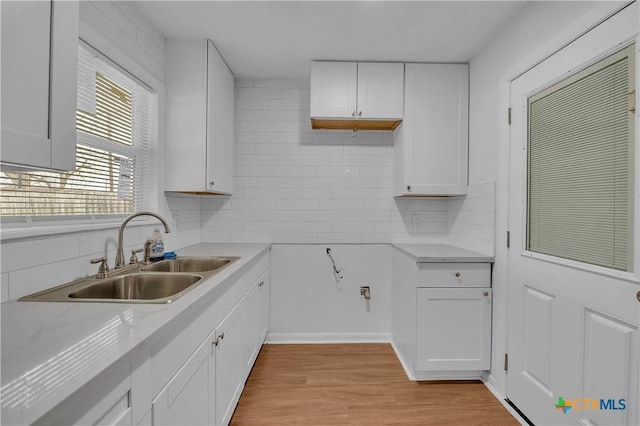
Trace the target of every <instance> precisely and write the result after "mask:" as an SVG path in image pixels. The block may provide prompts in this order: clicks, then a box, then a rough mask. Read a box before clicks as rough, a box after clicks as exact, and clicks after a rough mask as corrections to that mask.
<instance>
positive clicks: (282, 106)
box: [254, 99, 310, 113]
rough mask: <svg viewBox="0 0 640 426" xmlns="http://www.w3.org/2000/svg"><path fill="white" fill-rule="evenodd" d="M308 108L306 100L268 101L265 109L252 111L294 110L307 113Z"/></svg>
mask: <svg viewBox="0 0 640 426" xmlns="http://www.w3.org/2000/svg"><path fill="white" fill-rule="evenodd" d="M309 108H310V104H309V101H308V100H307V99H269V100H268V102H267V106H266V107H264V108H254V109H271V110H296V111H307V113H308V111H309Z"/></svg>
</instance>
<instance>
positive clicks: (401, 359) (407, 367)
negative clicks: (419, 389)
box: [391, 341, 417, 382]
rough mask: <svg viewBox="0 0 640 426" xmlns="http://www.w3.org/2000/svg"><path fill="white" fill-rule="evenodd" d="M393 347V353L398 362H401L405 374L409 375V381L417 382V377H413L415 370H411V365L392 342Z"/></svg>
mask: <svg viewBox="0 0 640 426" xmlns="http://www.w3.org/2000/svg"><path fill="white" fill-rule="evenodd" d="M391 347H392V348H393V351H394V352H395V353H396V358H398V361H400V365H401V366H402V369H403V370H404V374H406V375H407V377H408V378H409V380H411V381H414V382H415V381H416V380H417V379H416V376H414V375H413V369H412V368H410V367H409V365H408V364H407V363H406V362H405V360H404V358H403V357H402V354H401V353H400V351H399V350H398V347H397V346H396V344H395V343H393V341H392V342H391Z"/></svg>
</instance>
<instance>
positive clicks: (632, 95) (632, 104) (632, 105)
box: [629, 89, 636, 113]
mask: <svg viewBox="0 0 640 426" xmlns="http://www.w3.org/2000/svg"><path fill="white" fill-rule="evenodd" d="M629 112H631V113H635V112H636V89H631V90H629Z"/></svg>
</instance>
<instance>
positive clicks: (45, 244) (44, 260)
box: [1, 235, 81, 272]
mask: <svg viewBox="0 0 640 426" xmlns="http://www.w3.org/2000/svg"><path fill="white" fill-rule="evenodd" d="M80 255H81V252H80V238H79V237H78V236H77V235H74V236H64V235H63V236H51V237H42V238H37V239H30V240H25V241H17V242H4V241H3V243H2V262H1V263H2V271H3V272H7V271H15V270H19V269H25V268H29V267H31V266H33V264H34V263H37V264H49V263H56V262H61V261H64V260H69V259H74V258H77V257H78V256H80Z"/></svg>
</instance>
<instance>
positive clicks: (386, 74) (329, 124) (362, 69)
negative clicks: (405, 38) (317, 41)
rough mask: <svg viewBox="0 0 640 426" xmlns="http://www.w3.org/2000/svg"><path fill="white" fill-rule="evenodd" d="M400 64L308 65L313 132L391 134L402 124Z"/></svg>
mask: <svg viewBox="0 0 640 426" xmlns="http://www.w3.org/2000/svg"><path fill="white" fill-rule="evenodd" d="M403 95H404V64H398V63H369V62H366V63H362V62H360V63H357V62H321V61H314V62H312V63H311V125H312V127H313V128H314V129H359V130H393V129H395V128H396V127H397V126H398V124H400V122H401V121H402V117H403V103H404V100H403Z"/></svg>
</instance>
